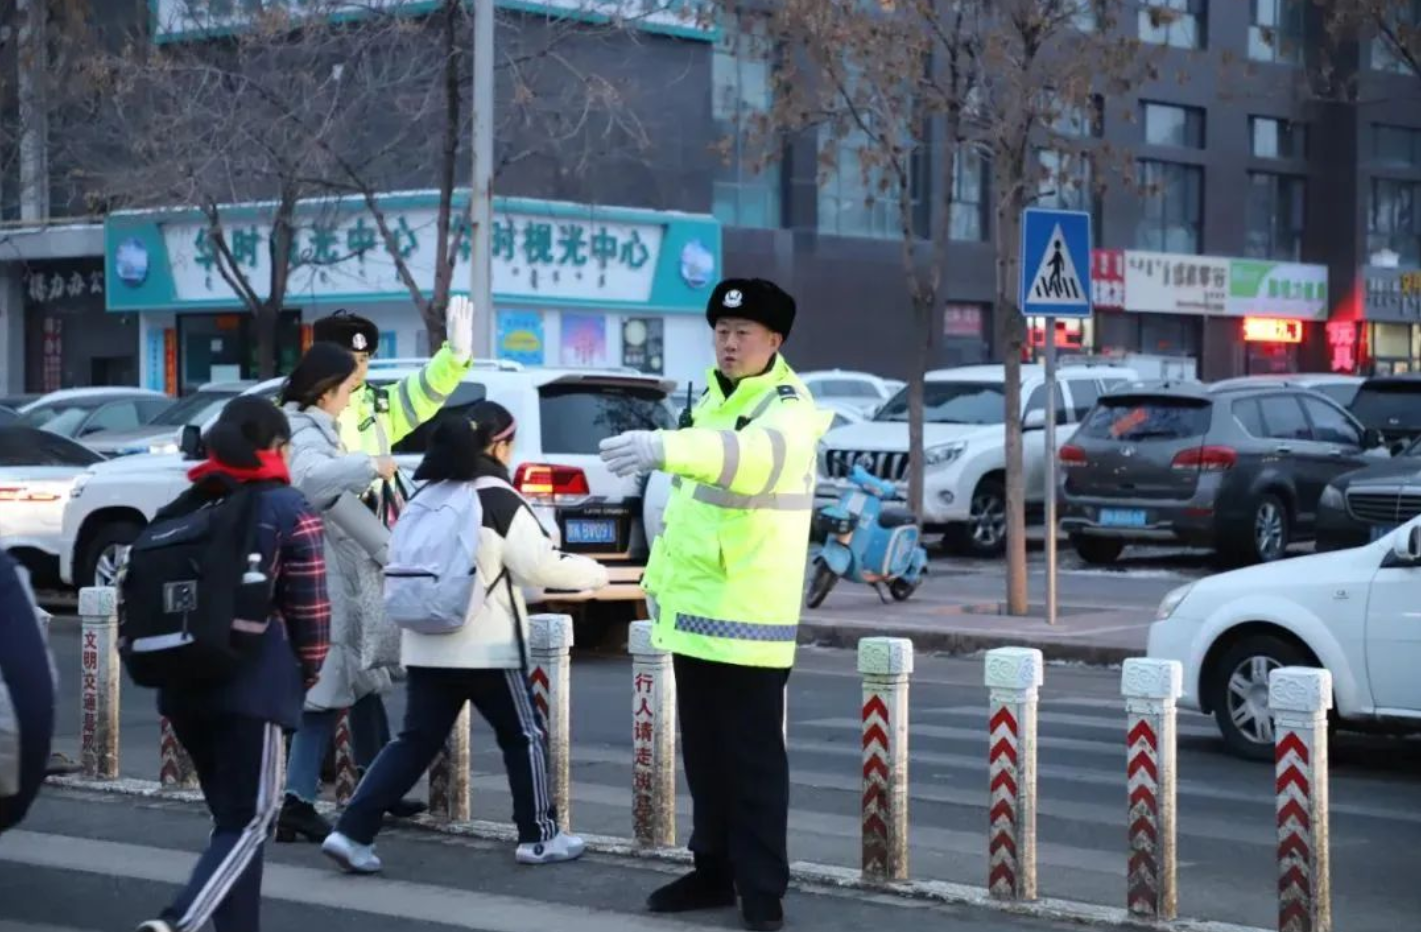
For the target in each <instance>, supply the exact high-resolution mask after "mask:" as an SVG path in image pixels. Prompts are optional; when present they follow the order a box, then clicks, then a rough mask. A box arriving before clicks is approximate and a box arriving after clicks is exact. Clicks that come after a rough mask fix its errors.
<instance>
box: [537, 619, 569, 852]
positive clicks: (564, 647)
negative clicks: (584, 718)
mask: <svg viewBox="0 0 1421 932" xmlns="http://www.w3.org/2000/svg"><path fill="white" fill-rule="evenodd" d="M528 622H529V637H528V659H529V662H530V663H531V665H532V667H533V669H532V672H531V673H530V674H529V683H530V685H531V686H532V690H533V706H534V708H535V709H537V711H538V715H539V716H541V717H542V720H543V729H544V731H545V732H546V734H547V744H548V781H549V782H550V783H551V784H552V791H553V792H552V796H553V805H554V806H556V807H557V811H558V824H559V825H560V826H561V827H562V828H563V829H565V830H566V829H568V828H570V827H571V826H572V768H571V762H570V758H569V749H570V748H571V747H572V744H571V738H570V737H569V735H570V728H569V725H570V721H571V718H572V714H571V705H570V703H571V699H572V679H571V677H572V656H571V655H572V643H573V635H572V618H571V617H570V616H568V615H534V616H532V617H531V618H529V619H528Z"/></svg>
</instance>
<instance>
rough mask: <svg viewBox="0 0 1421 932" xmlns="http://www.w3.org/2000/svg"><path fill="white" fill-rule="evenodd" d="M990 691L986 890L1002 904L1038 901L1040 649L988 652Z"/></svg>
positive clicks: (1004, 648) (987, 677)
mask: <svg viewBox="0 0 1421 932" xmlns="http://www.w3.org/2000/svg"><path fill="white" fill-rule="evenodd" d="M986 682H987V686H988V688H990V690H991V700H990V706H989V715H990V717H989V719H988V731H989V733H990V736H991V737H990V739H989V741H988V752H987V761H988V778H989V781H990V783H989V787H990V788H989V793H990V803H991V810H990V813H989V816H988V818H989V822H990V827H989V829H988V835H989V840H988V843H987V863H988V867H987V888H988V890H989V891H990V893H991V895H992V896H993V897H995V898H996V899H1001V900H1034V899H1036V707H1037V703H1038V702H1039V698H1040V697H1039V693H1038V690H1039V689H1040V688H1041V683H1042V658H1041V651H1039V650H1035V649H1034V648H1027V647H999V648H997V649H996V650H990V651H988V652H987V663H986Z"/></svg>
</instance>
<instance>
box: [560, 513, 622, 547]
mask: <svg viewBox="0 0 1421 932" xmlns="http://www.w3.org/2000/svg"><path fill="white" fill-rule="evenodd" d="M564 536H565V537H566V538H567V543H568V544H615V543H616V542H617V522H616V521H613V520H611V519H604V520H598V521H590V520H587V519H578V518H574V519H569V520H568V522H567V524H566V525H565V528H564Z"/></svg>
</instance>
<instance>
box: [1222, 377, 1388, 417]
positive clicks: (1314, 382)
mask: <svg viewBox="0 0 1421 932" xmlns="http://www.w3.org/2000/svg"><path fill="white" fill-rule="evenodd" d="M1365 381H1366V379H1364V378H1362V377H1361V376H1359V375H1339V374H1337V373H1335V372H1317V373H1294V374H1290V375H1245V376H1241V377H1239V378H1235V379H1224V380H1222V381H1219V382H1215V383H1214V387H1215V388H1220V389H1230V388H1246V387H1248V386H1250V385H1256V386H1259V387H1273V388H1310V389H1312V390H1313V391H1315V392H1319V393H1321V394H1323V395H1326V396H1327V397H1328V398H1331V399H1332V400H1333V401H1335V402H1337V403H1338V404H1339V405H1341V406H1342V407H1344V408H1346V407H1348V406H1349V405H1351V404H1352V400H1353V399H1354V398H1356V397H1357V391H1358V389H1360V388H1361V387H1362V383H1363V382H1365Z"/></svg>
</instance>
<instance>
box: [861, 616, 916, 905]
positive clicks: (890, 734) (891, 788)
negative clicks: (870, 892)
mask: <svg viewBox="0 0 1421 932" xmlns="http://www.w3.org/2000/svg"><path fill="white" fill-rule="evenodd" d="M912 672H913V642H912V641H910V640H908V639H906V638H863V639H862V640H860V641H859V675H860V676H862V677H863V710H862V718H863V831H862V846H863V875H864V878H865V879H866V880H873V881H884V880H907V879H908V677H909V675H910V674H911V673H912Z"/></svg>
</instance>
